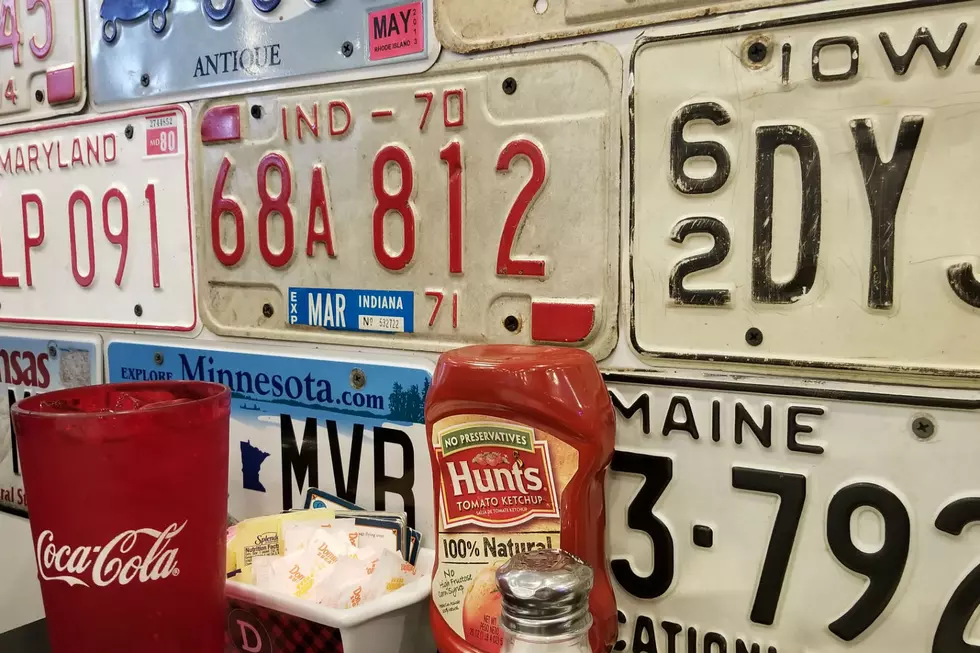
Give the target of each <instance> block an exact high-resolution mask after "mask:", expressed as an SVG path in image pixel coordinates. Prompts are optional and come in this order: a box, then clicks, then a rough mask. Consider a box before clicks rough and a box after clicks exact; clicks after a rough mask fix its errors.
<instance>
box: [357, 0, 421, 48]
mask: <svg viewBox="0 0 980 653" xmlns="http://www.w3.org/2000/svg"><path fill="white" fill-rule="evenodd" d="M368 47H369V48H370V51H371V55H370V58H371V61H379V60H381V59H391V58H392V57H400V56H402V55H405V54H415V53H417V52H422V51H423V50H424V49H425V21H424V16H423V12H422V3H421V2H413V3H411V4H407V5H401V6H400V7H389V8H387V9H379V10H378V11H372V12H371V13H369V14H368Z"/></svg>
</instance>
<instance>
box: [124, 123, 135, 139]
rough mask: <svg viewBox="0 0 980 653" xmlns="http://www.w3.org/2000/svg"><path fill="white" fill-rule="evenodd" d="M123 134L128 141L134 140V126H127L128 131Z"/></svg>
mask: <svg viewBox="0 0 980 653" xmlns="http://www.w3.org/2000/svg"><path fill="white" fill-rule="evenodd" d="M123 134H125V135H126V140H127V141H131V140H133V126H132V125H126V129H124V130H123Z"/></svg>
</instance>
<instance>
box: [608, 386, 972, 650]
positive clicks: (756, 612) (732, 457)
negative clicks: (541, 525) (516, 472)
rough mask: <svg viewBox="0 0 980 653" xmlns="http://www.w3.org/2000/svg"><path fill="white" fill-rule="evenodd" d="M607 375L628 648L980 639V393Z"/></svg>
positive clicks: (952, 646) (612, 545)
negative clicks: (979, 612)
mask: <svg viewBox="0 0 980 653" xmlns="http://www.w3.org/2000/svg"><path fill="white" fill-rule="evenodd" d="M607 381H608V382H609V387H610V394H611V395H612V397H613V403H614V405H615V406H616V409H617V423H618V428H617V435H616V452H615V454H614V457H613V462H612V472H611V474H610V476H609V481H608V484H607V492H608V494H607V497H606V501H607V507H608V515H609V521H608V526H607V527H608V529H609V535H608V538H607V541H608V542H609V551H608V556H609V559H610V561H611V570H612V574H613V577H614V586H615V587H616V589H617V603H618V606H619V610H620V611H621V614H620V624H621V626H620V631H619V638H620V640H622V642H624V643H625V644H624V645H622V646H620V647H617V649H616V650H627V651H704V652H705V653H709V652H711V653H719V652H724V651H729V652H731V653H735V652H748V651H752V652H754V653H766V652H768V653H777V652H782V651H820V652H821V653H844V652H846V651H861V652H862V653H892V652H894V651H908V652H910V653H911V652H916V653H926V652H928V651H932V652H933V653H945V652H948V651H967V650H971V646H974V645H975V642H976V641H977V639H976V638H977V635H978V634H980V629H978V628H977V627H976V626H975V624H974V622H975V621H976V620H975V619H974V612H975V611H976V609H977V606H978V605H980V566H978V564H977V563H978V556H977V547H978V544H980V529H977V528H973V527H971V525H973V524H975V523H977V522H980V479H978V477H977V473H976V461H977V459H978V457H980V438H978V437H977V422H978V410H980V392H976V391H971V392H966V391H949V392H944V391H939V390H925V389H916V388H910V387H908V386H902V387H898V386H895V387H889V386H857V385H855V386H844V385H843V384H839V385H837V386H831V385H830V384H825V385H813V384H806V383H803V382H794V381H791V380H787V379H780V380H779V381H778V382H777V383H774V382H773V381H768V382H763V383H767V385H763V384H759V385H755V384H753V383H749V382H717V383H710V382H707V383H704V382H702V383H690V384H686V383H685V382H683V381H674V382H662V381H657V380H652V379H646V380H645V379H642V378H639V377H633V376H630V375H628V374H611V375H607ZM967 642H972V643H971V644H967Z"/></svg>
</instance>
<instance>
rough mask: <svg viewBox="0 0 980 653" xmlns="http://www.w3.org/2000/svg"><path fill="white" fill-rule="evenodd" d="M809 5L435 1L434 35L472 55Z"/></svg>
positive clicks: (760, 0) (705, 0) (788, 0)
mask: <svg viewBox="0 0 980 653" xmlns="http://www.w3.org/2000/svg"><path fill="white" fill-rule="evenodd" d="M806 1H807V0H722V1H720V2H719V1H717V0H494V2H493V10H492V11H488V10H487V5H485V4H484V3H481V2H474V1H473V0H435V5H436V33H437V34H438V35H439V40H440V41H442V43H443V45H445V46H446V47H447V48H449V49H450V50H453V51H455V52H473V51H477V50H489V49H494V48H503V47H510V46H515V45H520V44H522V43H534V42H535V41H550V40H552V39H561V38H567V37H571V36H581V35H583V34H595V33H596V32H611V31H614V30H621V29H626V28H629V27H637V26H640V25H652V24H654V23H665V22H668V21H675V20H684V19H689V18H699V17H704V16H710V15H716V14H725V13H729V12H735V11H748V10H751V9H758V8H760V7H772V6H776V5H786V4H793V3H798V2H806Z"/></svg>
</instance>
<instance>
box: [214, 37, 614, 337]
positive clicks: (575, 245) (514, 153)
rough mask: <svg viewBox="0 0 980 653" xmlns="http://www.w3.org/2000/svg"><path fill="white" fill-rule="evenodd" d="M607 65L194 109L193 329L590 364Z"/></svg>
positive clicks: (604, 238)
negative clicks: (507, 347)
mask: <svg viewBox="0 0 980 653" xmlns="http://www.w3.org/2000/svg"><path fill="white" fill-rule="evenodd" d="M620 67H621V61H620V58H619V55H618V54H617V53H616V51H615V50H613V49H612V48H611V47H609V46H605V45H600V44H589V45H586V46H576V47H571V48H565V49H561V50H554V51H549V52H536V53H522V54H519V55H512V56H506V57H499V58H493V59H486V60H474V61H469V62H465V63H461V64H456V65H451V66H446V67H440V68H437V69H435V70H433V71H431V72H430V73H429V74H426V75H425V76H421V77H414V78H405V79H399V80H397V81H386V82H382V83H375V84H370V85H360V86H351V87H347V88H325V89H322V90H315V91H301V92H296V93H291V94H280V95H276V96H256V97H250V98H247V99H243V100H236V101H228V100H222V101H215V102H213V103H210V104H207V105H205V106H204V107H203V108H202V110H201V112H200V120H199V123H198V136H199V138H200V142H201V145H200V150H199V153H200V156H199V162H200V164H201V167H200V169H201V174H200V177H199V179H200V193H199V195H200V197H201V202H200V219H199V220H198V253H199V260H200V264H201V293H202V297H203V298H204V301H203V308H202V310H203V314H204V317H205V320H206V321H207V324H208V326H209V327H211V328H212V329H213V330H214V331H215V332H217V333H220V334H223V335H240V336H251V337H258V338H279V339H293V340H308V341H331V342H342V343H346V344H364V345H375V346H383V347H402V348H413V349H429V350H436V349H442V348H449V347H452V346H458V345H462V344H467V343H476V342H488V341H489V342H514V343H522V342H523V343H528V342H532V341H534V342H561V343H567V344H573V345H576V346H581V347H586V348H588V349H589V350H590V351H591V352H593V353H594V354H596V355H597V356H604V355H606V354H608V353H609V351H610V350H611V348H612V346H613V345H614V344H615V338H616V320H615V317H616V307H617V292H616V285H617V284H616V279H617V274H616V269H617V268H616V265H617V253H618V242H617V239H618V233H619V227H618V217H617V216H618V214H619V165H620V164H619V150H620V148H619V142H620V131H619V118H618V115H619V107H620V99H619V98H620V87H621V81H620V80H621V73H620ZM283 180H285V183H284V181H283ZM586 189H587V191H586Z"/></svg>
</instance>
